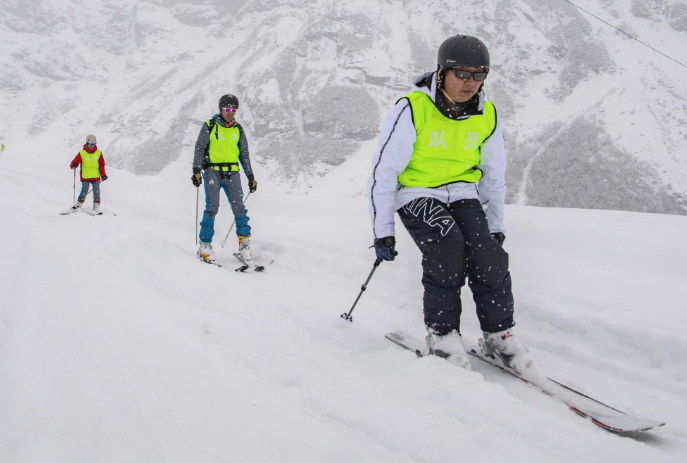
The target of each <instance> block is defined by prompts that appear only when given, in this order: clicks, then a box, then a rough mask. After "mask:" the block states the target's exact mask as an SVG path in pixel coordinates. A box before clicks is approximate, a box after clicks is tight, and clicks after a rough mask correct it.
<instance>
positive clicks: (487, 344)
mask: <svg viewBox="0 0 687 463" xmlns="http://www.w3.org/2000/svg"><path fill="white" fill-rule="evenodd" d="M479 346H480V348H481V349H482V353H483V354H484V355H485V356H487V357H491V358H493V359H495V358H497V357H498V358H499V359H500V360H501V362H502V363H503V364H504V365H505V366H506V367H508V368H511V369H512V370H514V371H515V372H516V373H518V374H519V375H525V374H527V373H530V372H531V373H535V372H536V366H535V365H534V359H533V358H532V356H531V355H530V353H529V351H528V350H527V348H526V347H525V346H523V345H522V343H521V342H520V341H519V340H518V339H517V338H516V337H515V336H514V335H513V331H512V330H510V329H508V330H503V331H498V332H496V333H484V339H480V340H479Z"/></svg>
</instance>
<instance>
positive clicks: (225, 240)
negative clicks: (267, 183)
mask: <svg viewBox="0 0 687 463" xmlns="http://www.w3.org/2000/svg"><path fill="white" fill-rule="evenodd" d="M249 196H250V191H249V192H248V194H247V195H246V199H244V200H243V204H246V202H248V197H249ZM234 225H236V218H234V221H233V222H232V223H231V227H229V231H228V232H227V236H225V237H224V241H222V242H221V243H220V244H221V245H222V247H224V245H225V244H226V243H227V240H228V239H229V233H231V231H232V230H233V229H234Z"/></svg>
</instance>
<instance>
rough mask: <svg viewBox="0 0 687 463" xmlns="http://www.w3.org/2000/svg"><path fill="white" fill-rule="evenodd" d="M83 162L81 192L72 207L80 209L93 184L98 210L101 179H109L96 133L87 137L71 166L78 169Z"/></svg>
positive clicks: (95, 207)
mask: <svg viewBox="0 0 687 463" xmlns="http://www.w3.org/2000/svg"><path fill="white" fill-rule="evenodd" d="M79 164H81V193H79V198H78V199H77V201H76V204H75V205H74V206H73V207H72V209H79V208H81V206H83V203H84V201H86V195H87V194H88V188H89V186H93V211H94V212H98V208H99V207H100V181H101V180H102V181H103V182H104V181H105V180H107V174H106V173H105V157H104V156H103V153H102V151H100V150H99V149H98V145H97V144H96V139H95V135H88V136H87V137H86V144H85V145H83V149H82V150H81V151H79V154H77V155H76V157H75V158H74V159H72V162H71V163H70V164H69V167H71V168H72V169H76V168H77V167H78V166H79Z"/></svg>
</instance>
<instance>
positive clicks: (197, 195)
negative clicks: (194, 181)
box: [196, 187, 200, 246]
mask: <svg viewBox="0 0 687 463" xmlns="http://www.w3.org/2000/svg"><path fill="white" fill-rule="evenodd" d="M199 202H200V187H196V246H197V245H198V203H199Z"/></svg>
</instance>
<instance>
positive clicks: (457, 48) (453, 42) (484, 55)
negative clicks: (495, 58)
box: [437, 35, 489, 72]
mask: <svg viewBox="0 0 687 463" xmlns="http://www.w3.org/2000/svg"><path fill="white" fill-rule="evenodd" d="M437 64H438V65H439V68H440V69H446V68H452V67H455V66H469V67H476V68H482V69H484V72H489V50H487V46H486V45H485V44H484V43H483V42H482V41H481V40H479V39H477V38H475V37H471V36H469V35H455V36H453V37H449V38H448V39H446V40H444V43H442V44H441V46H440V47H439V54H438V57H437Z"/></svg>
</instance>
